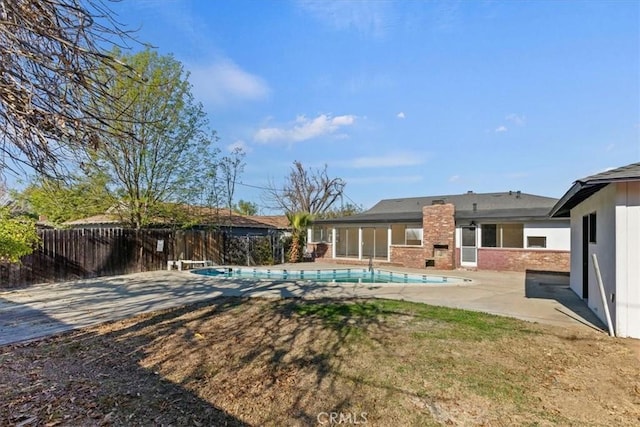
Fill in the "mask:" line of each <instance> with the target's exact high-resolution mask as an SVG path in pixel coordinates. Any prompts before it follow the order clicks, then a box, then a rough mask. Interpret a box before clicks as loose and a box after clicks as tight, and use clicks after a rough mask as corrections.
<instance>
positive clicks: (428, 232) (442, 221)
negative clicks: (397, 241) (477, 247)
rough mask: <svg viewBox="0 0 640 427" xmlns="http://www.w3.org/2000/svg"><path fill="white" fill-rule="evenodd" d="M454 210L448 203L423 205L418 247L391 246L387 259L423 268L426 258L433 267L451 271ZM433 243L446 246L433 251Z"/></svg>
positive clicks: (406, 265)
mask: <svg viewBox="0 0 640 427" xmlns="http://www.w3.org/2000/svg"><path fill="white" fill-rule="evenodd" d="M454 213H455V208H454V206H453V205H452V204H446V205H431V206H425V207H423V208H422V246H401V245H396V246H391V262H392V263H397V264H401V265H404V266H405V267H410V268H425V264H426V260H430V261H431V262H432V263H433V267H434V268H437V269H442V270H453V268H454V265H455V263H454V250H455V243H454V238H455V219H454ZM434 245H443V246H446V247H445V248H440V249H435V250H434Z"/></svg>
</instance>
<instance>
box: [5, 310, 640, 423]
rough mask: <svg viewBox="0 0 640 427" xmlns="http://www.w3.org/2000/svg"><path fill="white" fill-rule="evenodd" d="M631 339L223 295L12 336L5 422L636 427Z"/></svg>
mask: <svg viewBox="0 0 640 427" xmlns="http://www.w3.org/2000/svg"><path fill="white" fill-rule="evenodd" d="M629 343H630V342H629V340H621V339H613V338H609V337H607V336H606V335H604V334H602V333H598V332H595V331H594V332H584V331H583V332H575V331H568V330H565V329H562V328H555V327H549V326H541V325H536V324H532V323H527V322H522V321H518V320H513V319H508V318H503V317H496V316H489V315H484V314H480V313H475V312H469V311H463V310H454V309H447V308H439V307H432V306H427V305H422V304H413V303H406V302H399V301H387V300H374V301H303V300H278V301H273V300H259V299H251V300H248V299H241V298H225V299H219V300H215V301H213V302H209V303H203V304H199V305H196V306H189V307H184V308H180V309H175V310H169V311H163V312H157V313H153V314H147V315H142V316H138V317H135V318H132V319H128V320H125V321H119V322H115V323H111V324H105V325H102V326H99V327H94V328H90V329H86V330H82V331H76V332H71V333H67V334H63V335H60V336H57V337H53V338H48V339H44V340H40V341H36V342H32V343H28V344H19V345H10V346H4V347H0V401H1V402H2V405H0V424H2V425H5V424H9V425H23V426H26V425H51V426H53V425H145V426H146V425H153V424H156V425H195V426H205V425H206V426H209V425H272V426H285V425H286V426H296V425H299V426H306V425H330V418H329V417H330V416H331V415H330V413H334V417H335V418H334V420H336V421H342V422H343V425H344V424H351V425H355V424H360V425H371V426H388V425H398V426H410V425H415V426H425V425H441V424H445V425H486V426H512V425H541V426H544V425H580V426H587V425H603V426H611V425H638V424H640V361H639V360H638V358H637V357H636V356H635V355H634V353H633V352H632V350H631V349H630V347H629Z"/></svg>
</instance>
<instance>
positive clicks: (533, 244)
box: [527, 236, 547, 248]
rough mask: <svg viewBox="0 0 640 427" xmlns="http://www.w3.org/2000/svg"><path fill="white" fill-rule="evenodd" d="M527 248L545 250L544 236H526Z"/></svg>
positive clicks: (545, 241)
mask: <svg viewBox="0 0 640 427" xmlns="http://www.w3.org/2000/svg"><path fill="white" fill-rule="evenodd" d="M527 247H528V248H546V247H547V238H546V237H544V236H527Z"/></svg>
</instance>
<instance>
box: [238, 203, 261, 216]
mask: <svg viewBox="0 0 640 427" xmlns="http://www.w3.org/2000/svg"><path fill="white" fill-rule="evenodd" d="M236 211H238V212H240V213H241V214H242V215H257V214H258V205H257V204H255V203H253V202H246V201H244V200H242V199H240V200H238V205H237V206H236Z"/></svg>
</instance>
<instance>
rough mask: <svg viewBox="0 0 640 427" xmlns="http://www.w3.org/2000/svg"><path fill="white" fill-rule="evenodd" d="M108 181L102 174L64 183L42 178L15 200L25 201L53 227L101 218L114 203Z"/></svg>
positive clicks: (77, 178) (16, 196)
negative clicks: (89, 217)
mask: <svg viewBox="0 0 640 427" xmlns="http://www.w3.org/2000/svg"><path fill="white" fill-rule="evenodd" d="M107 180H108V178H107V177H106V176H105V175H104V174H101V173H97V174H94V175H91V176H80V177H74V178H70V179H68V180H66V181H61V180H53V179H46V178H44V179H41V180H37V181H34V182H32V183H31V184H30V185H29V186H28V187H27V188H26V189H24V190H23V191H22V192H21V193H19V194H16V195H15V198H16V199H17V200H20V201H25V202H26V204H27V205H28V206H29V207H30V211H31V212H32V213H34V214H36V215H38V216H40V215H42V216H44V217H46V218H47V221H49V222H51V223H53V224H62V223H63V222H66V221H73V220H76V219H80V218H85V217H88V216H92V215H99V214H103V213H105V211H106V210H107V209H109V207H111V206H113V205H114V204H115V203H116V199H115V198H114V197H113V196H112V195H111V194H110V192H109V189H108V188H107Z"/></svg>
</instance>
